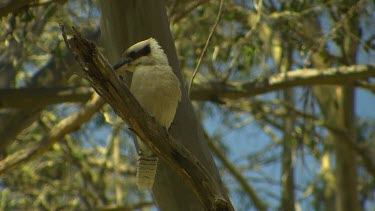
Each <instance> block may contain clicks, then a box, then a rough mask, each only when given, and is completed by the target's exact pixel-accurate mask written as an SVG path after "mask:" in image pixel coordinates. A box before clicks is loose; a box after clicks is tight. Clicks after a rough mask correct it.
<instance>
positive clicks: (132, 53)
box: [127, 45, 151, 61]
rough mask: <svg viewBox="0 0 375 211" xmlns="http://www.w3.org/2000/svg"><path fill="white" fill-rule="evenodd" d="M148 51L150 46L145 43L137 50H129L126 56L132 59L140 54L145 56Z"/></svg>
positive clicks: (149, 51)
mask: <svg viewBox="0 0 375 211" xmlns="http://www.w3.org/2000/svg"><path fill="white" fill-rule="evenodd" d="M150 53H151V47H150V45H146V46H144V47H143V48H141V49H139V50H137V51H131V52H129V53H128V55H127V56H128V57H129V58H130V59H132V60H133V61H134V60H136V59H138V58H140V57H142V56H147V55H149V54H150Z"/></svg>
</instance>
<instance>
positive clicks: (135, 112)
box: [63, 27, 233, 210]
mask: <svg viewBox="0 0 375 211" xmlns="http://www.w3.org/2000/svg"><path fill="white" fill-rule="evenodd" d="M64 35H65V34H64V32H63V36H64ZM73 35H74V37H73V38H71V39H69V40H66V42H67V44H68V47H70V48H71V50H72V51H73V52H74V53H75V54H76V55H77V58H78V60H79V62H80V64H81V66H82V68H83V70H84V72H85V76H87V78H88V80H89V81H90V82H91V84H92V86H93V88H94V89H95V91H96V92H97V93H98V94H99V95H101V96H102V97H103V98H104V99H105V100H106V101H107V102H108V103H109V104H110V105H111V106H112V108H113V109H114V110H115V112H116V113H117V114H118V115H119V116H120V117H121V118H122V119H123V120H124V121H125V122H126V123H127V124H128V125H129V126H130V127H131V128H132V130H133V131H134V132H135V133H136V134H137V136H139V137H140V138H141V140H142V141H143V142H144V143H145V144H146V145H147V146H148V147H149V148H150V149H151V150H152V151H153V152H154V153H155V154H156V155H158V156H159V157H160V158H161V159H162V160H163V161H165V162H166V163H167V164H168V165H169V166H170V167H171V168H172V169H174V170H175V171H176V172H177V173H178V174H179V175H180V176H181V177H182V178H184V179H185V181H186V182H187V183H188V184H189V185H190V186H191V187H192V189H193V191H194V193H195V194H196V196H197V198H198V199H199V200H200V202H201V203H202V205H203V206H204V207H205V208H206V209H207V210H233V207H232V206H231V204H230V202H228V201H226V200H225V197H224V196H223V195H222V193H221V191H220V185H219V184H216V182H215V180H214V179H213V178H212V177H211V175H210V173H209V172H208V171H207V170H206V168H205V167H204V166H203V165H202V164H201V163H200V162H199V161H198V159H197V158H196V157H195V156H193V155H192V154H191V153H190V152H189V151H188V150H187V149H186V148H185V147H183V146H182V145H180V144H178V143H177V142H176V141H175V139H174V138H173V137H172V136H171V135H170V134H169V133H168V131H167V130H166V129H165V128H163V127H161V126H160V125H158V124H157V123H156V121H155V119H154V118H153V117H151V116H150V115H149V114H148V113H147V112H145V111H144V110H143V109H142V107H141V106H140V104H139V103H138V101H137V100H136V99H135V98H134V96H133V95H132V94H131V92H130V90H129V88H128V87H127V86H126V85H125V83H124V82H123V81H121V79H120V78H119V76H118V75H117V74H116V73H115V72H114V71H113V69H112V67H111V65H110V64H109V63H108V61H107V59H105V58H104V56H103V55H102V54H101V53H100V52H98V49H97V48H96V46H95V44H94V43H93V42H89V41H88V40H86V39H85V38H84V37H82V35H81V34H80V33H79V32H78V30H77V29H76V28H74V27H73ZM65 38H66V37H65Z"/></svg>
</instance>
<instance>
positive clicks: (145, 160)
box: [114, 38, 181, 189]
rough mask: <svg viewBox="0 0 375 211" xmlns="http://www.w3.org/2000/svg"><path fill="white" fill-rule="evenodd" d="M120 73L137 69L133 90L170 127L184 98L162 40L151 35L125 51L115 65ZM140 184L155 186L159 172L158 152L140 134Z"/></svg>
mask: <svg viewBox="0 0 375 211" xmlns="http://www.w3.org/2000/svg"><path fill="white" fill-rule="evenodd" d="M114 69H115V70H116V72H118V73H119V74H122V73H123V72H124V71H125V70H127V71H131V72H133V77H132V82H131V85H130V91H131V92H132V94H133V95H134V97H135V98H136V99H137V100H138V102H139V103H140V104H141V106H142V108H143V109H144V110H145V111H147V112H149V113H150V114H151V115H152V116H153V117H154V118H155V120H156V122H158V123H159V124H160V125H161V126H163V127H165V128H166V129H169V127H170V126H171V123H172V121H173V119H174V116H175V114H176V109H177V105H178V103H179V101H180V100H181V90H180V82H179V81H178V79H177V77H176V75H175V74H174V73H173V71H172V68H171V67H170V66H169V63H168V58H167V55H166V54H165V53H164V51H163V49H162V48H161V47H160V45H159V44H158V42H157V41H156V40H155V39H153V38H150V39H147V40H144V41H141V42H139V43H136V44H134V45H133V46H131V47H130V48H128V49H127V50H126V51H125V52H124V53H123V55H122V60H121V61H120V62H119V63H118V64H116V65H115V66H114ZM136 145H137V151H138V166H137V176H136V179H137V186H138V188H139V189H151V188H152V186H153V184H154V180H155V175H156V167H157V162H158V158H157V156H156V155H155V154H154V153H153V152H152V151H151V150H150V149H149V148H147V147H146V145H145V144H143V142H142V141H141V140H139V137H137V140H136Z"/></svg>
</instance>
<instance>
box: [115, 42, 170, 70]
mask: <svg viewBox="0 0 375 211" xmlns="http://www.w3.org/2000/svg"><path fill="white" fill-rule="evenodd" d="M139 65H146V66H147V65H168V58H167V55H165V53H164V51H163V49H162V48H161V47H160V45H159V43H158V42H157V41H156V40H155V39H154V38H149V39H147V40H144V41H141V42H138V43H136V44H134V45H132V46H130V47H129V48H128V49H127V50H126V51H125V52H124V53H123V54H122V60H121V61H120V62H119V63H117V64H116V65H115V66H114V69H115V70H116V71H118V72H122V71H124V70H128V71H131V72H133V71H134V70H135V68H136V67H137V66H139Z"/></svg>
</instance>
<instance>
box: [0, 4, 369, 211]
mask: <svg viewBox="0 0 375 211" xmlns="http://www.w3.org/2000/svg"><path fill="white" fill-rule="evenodd" d="M108 4H109V2H108ZM219 4H220V2H219V1H213V0H199V1H186V0H182V1H173V0H167V1H166V5H167V7H166V10H167V14H168V18H169V22H170V29H171V31H172V33H173V36H174V39H175V40H174V41H175V44H176V49H177V54H178V56H179V62H180V69H181V73H182V74H183V75H184V77H185V80H186V87H187V84H188V81H189V80H190V79H191V77H192V72H193V70H194V69H195V67H196V65H197V63H198V60H199V58H200V56H201V54H202V52H203V48H204V46H205V44H206V41H207V37H208V36H209V33H210V31H211V29H212V28H213V25H214V22H215V18H216V16H217V14H218V12H219ZM0 18H1V19H0V21H1V25H2V27H1V28H0V43H1V44H0V108H1V110H0V150H1V159H2V160H1V161H0V174H1V179H0V187H1V194H0V207H1V209H3V210H24V209H30V208H33V209H40V210H57V209H61V210H72V209H75V210H92V209H102V210H117V209H123V210H137V209H152V208H153V207H155V204H154V200H153V197H152V196H151V194H150V193H148V192H145V191H138V190H137V188H136V186H135V178H134V176H135V166H136V156H135V155H136V152H135V150H134V146H133V143H132V140H131V135H130V131H129V129H128V128H127V127H126V125H124V124H123V122H122V120H121V119H119V118H118V117H117V116H116V115H115V114H114V113H113V111H112V109H111V108H110V107H109V106H108V105H104V106H103V107H101V106H102V105H100V106H96V107H95V106H92V104H90V102H92V101H93V100H92V99H89V98H90V96H91V94H92V93H93V91H92V89H91V88H90V87H89V83H88V82H87V81H85V79H83V78H82V77H81V73H80V67H79V66H78V64H77V62H76V61H75V60H74V56H72V55H71V54H70V52H69V51H68V50H67V49H66V46H65V44H64V42H63V40H62V37H61V31H60V29H59V26H58V21H61V22H63V23H64V24H66V25H75V26H78V27H79V28H80V30H81V31H82V32H84V34H85V35H86V36H87V37H88V38H89V39H91V40H94V41H96V42H97V43H99V44H100V30H99V18H100V11H99V5H98V3H97V2H96V1H90V0H88V1H66V0H56V1H48V0H45V1H43V0H40V1H30V0H22V1H21V0H19V1H18V0H17V1H15V0H13V1H12V0H5V1H2V2H0ZM374 49H375V4H374V2H373V1H369V0H367V1H366V0H360V1H353V0H342V1H280V2H279V1H262V0H259V1H254V2H252V1H242V0H235V1H224V6H223V9H222V14H221V19H220V22H219V23H218V25H217V27H216V29H215V31H214V33H213V36H212V39H211V41H210V42H209V45H208V50H207V52H206V54H205V55H204V56H203V57H202V58H203V59H202V63H201V65H200V68H199V71H198V74H197V76H196V78H195V80H194V83H193V87H192V90H191V100H192V101H193V103H194V108H195V112H196V115H197V116H198V117H199V119H200V121H201V124H202V125H203V128H204V133H205V136H206V139H207V142H208V145H209V147H210V150H211V151H212V154H213V156H214V158H215V161H216V163H217V166H218V168H219V170H220V174H221V176H222V179H223V182H224V185H225V187H226V188H227V191H228V192H229V195H230V197H231V200H232V203H233V204H234V206H235V208H236V209H237V210H258V209H267V208H268V209H269V210H278V209H281V210H372V209H375V203H374V201H375V180H374V178H375V159H374V156H373V155H374V153H375V144H374V143H375V142H374V140H375V139H374V137H375V121H374V119H375V110H374V107H373V105H375V98H374V92H375V85H374V80H373V78H374V77H375V66H374V61H375V60H374V58H375V51H374ZM103 51H104V52H105V51H106V49H105V48H103ZM329 68H331V69H329ZM90 106H91V107H90ZM79 112H80V113H79ZM78 113H79V114H80V115H81V116H78V117H79V118H77V119H79V120H80V121H75V122H71V121H70V120H71V119H73V118H74V117H75V115H77V114H78ZM172 127H173V126H172ZM15 161H17V162H15Z"/></svg>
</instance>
